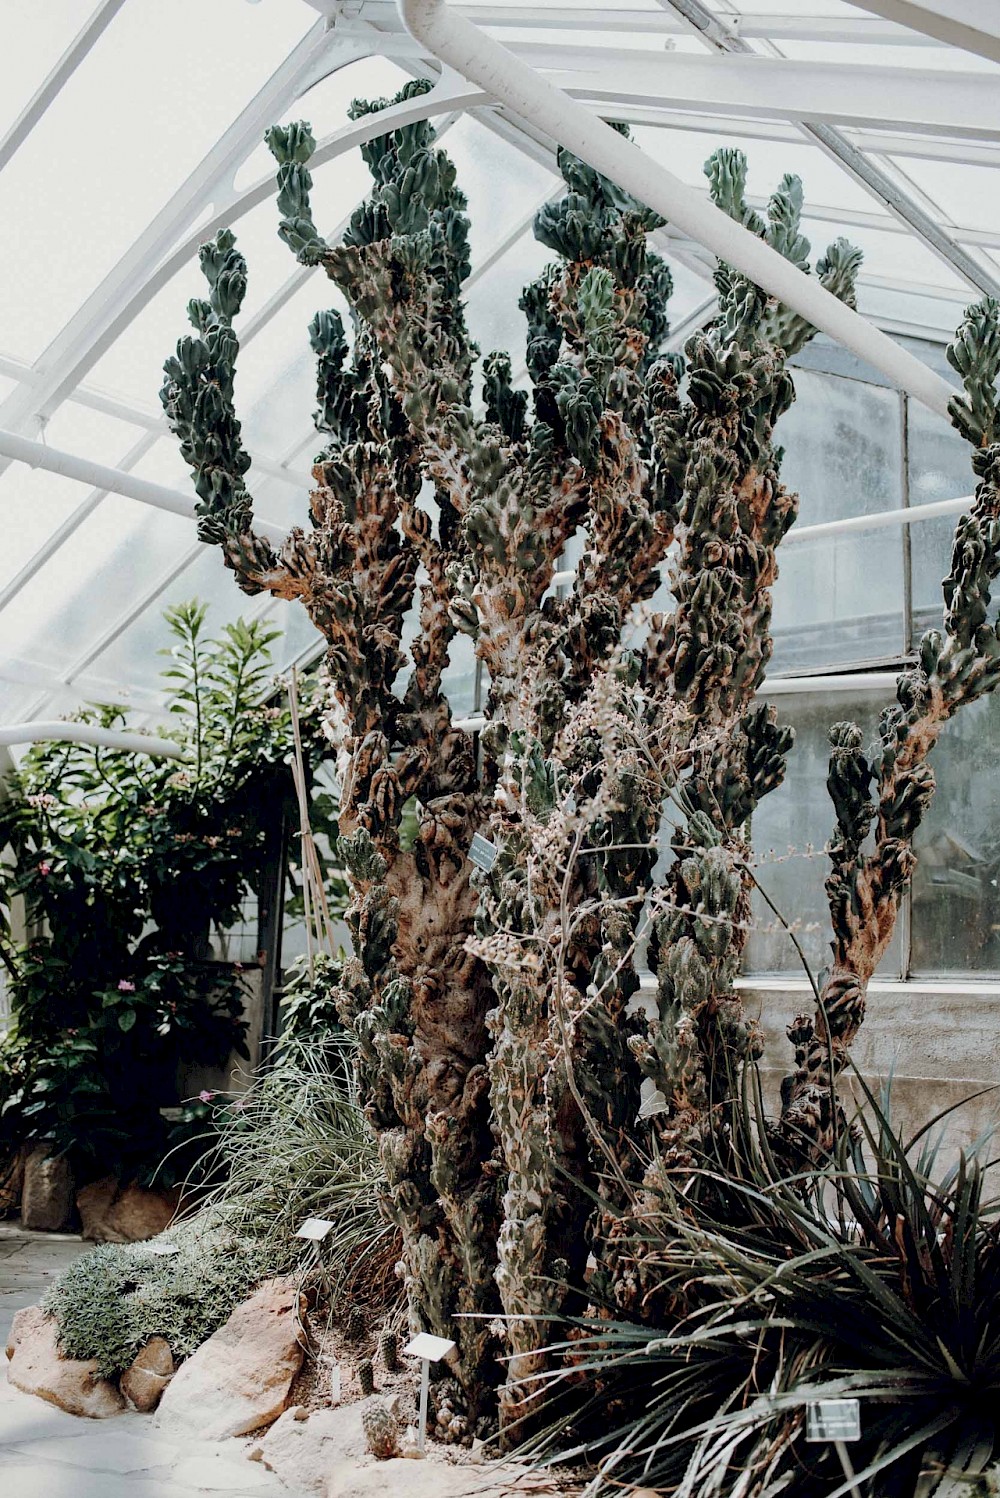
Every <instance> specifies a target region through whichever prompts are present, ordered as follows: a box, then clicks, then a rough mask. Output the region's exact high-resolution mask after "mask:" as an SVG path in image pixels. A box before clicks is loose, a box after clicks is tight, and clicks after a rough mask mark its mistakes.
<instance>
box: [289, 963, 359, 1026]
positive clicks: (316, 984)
mask: <svg viewBox="0 0 1000 1498" xmlns="http://www.w3.org/2000/svg"><path fill="white" fill-rule="evenodd" d="M342 970H343V969H342V962H341V961H339V960H338V959H337V958H336V957H331V956H330V954H329V953H327V952H320V953H318V954H317V955H316V956H315V957H314V958H313V971H312V976H311V977H310V974H309V964H308V962H307V960H306V958H304V957H300V958H297V959H296V961H295V962H294V963H293V964H292V966H291V968H290V969H289V971H288V974H287V976H286V978H285V991H284V995H283V997H282V1000H281V1040H282V1042H283V1043H284V1044H285V1045H287V1044H289V1043H291V1042H294V1041H297V1040H304V1039H306V1038H307V1037H311V1038H313V1039H317V1040H322V1039H323V1038H325V1037H327V1036H331V1035H341V1034H343V1030H344V1027H343V1025H342V1024H341V1022H340V1016H339V1014H338V1013H337V992H338V988H339V985H340V983H341V978H342Z"/></svg>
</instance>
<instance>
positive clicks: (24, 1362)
mask: <svg viewBox="0 0 1000 1498" xmlns="http://www.w3.org/2000/svg"><path fill="white" fill-rule="evenodd" d="M7 1356H8V1358H9V1359H10V1363H9V1366H8V1368H7V1378H8V1380H9V1382H10V1383H12V1384H13V1385H14V1387H15V1388H17V1389H22V1390H23V1391H24V1393H25V1394H37V1395H38V1397H39V1399H47V1400H48V1402H49V1404H55V1405H58V1407H59V1408H60V1409H61V1410H66V1411H67V1412H68V1413H69V1414H71V1415H85V1416H86V1417H87V1418H88V1419H90V1420H104V1419H107V1417H108V1416H109V1415H119V1414H121V1412H122V1410H123V1409H124V1408H125V1401H124V1399H123V1398H122V1396H121V1394H120V1393H119V1392H118V1389H117V1388H116V1387H115V1385H114V1384H113V1383H110V1382H109V1381H108V1379H106V1378H101V1376H100V1374H99V1373H98V1372H97V1363H96V1361H95V1360H94V1359H92V1358H91V1359H88V1360H87V1361H85V1362H83V1361H78V1360H77V1359H75V1358H66V1357H63V1355H62V1353H61V1352H60V1351H59V1343H58V1327H57V1324H56V1321H55V1318H54V1317H52V1316H49V1315H47V1314H46V1313H45V1312H44V1311H43V1310H42V1308H41V1306H28V1307H27V1309H26V1310H23V1311H18V1313H17V1315H16V1316H15V1317H14V1321H13V1324H12V1326H11V1329H10V1338H9V1340H8V1343H7Z"/></svg>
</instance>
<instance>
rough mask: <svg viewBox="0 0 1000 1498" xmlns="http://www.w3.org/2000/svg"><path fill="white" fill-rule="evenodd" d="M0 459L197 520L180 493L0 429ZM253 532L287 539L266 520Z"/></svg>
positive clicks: (192, 503) (283, 530)
mask: <svg viewBox="0 0 1000 1498" xmlns="http://www.w3.org/2000/svg"><path fill="white" fill-rule="evenodd" d="M0 456H2V457H4V458H7V459H8V460H9V461H11V462H14V463H26V464H27V465H28V467H29V468H44V469H45V470H46V472H48V473H58V474H61V475H62V477H63V478H68V479H76V480H77V481H78V482H79V483H81V484H89V485H91V487H92V488H94V489H96V490H103V491H106V492H108V493H111V494H124V495H125V496H126V497H127V498H128V499H137V500H138V501H139V503H140V504H144V505H152V506H153V507H154V508H155V509H157V510H167V511H169V512H170V513H171V514H173V515H181V516H183V518H184V519H185V520H194V519H196V518H197V516H196V512H195V501H194V499H192V497H191V495H190V494H186V493H185V492H184V491H183V490H181V489H169V488H167V486H166V484H154V483H152V482H151V481H150V480H149V479H141V478H139V477H138V476H137V475H136V474H134V473H126V472H125V470H124V469H123V468H109V467H108V465H107V464H106V463H95V462H94V461H93V459H91V458H81V457H78V456H77V454H76V453H67V452H63V451H61V449H60V448H58V447H49V446H48V445H47V444H46V443H44V442H33V441H32V440H31V439H30V438H29V437H22V436H21V434H20V433H19V432H7V431H4V430H3V429H2V428H0ZM254 529H255V530H257V531H259V532H260V534H261V535H262V536H266V537H267V539H268V540H269V541H273V542H276V543H277V544H278V545H280V544H281V542H282V541H284V539H285V536H286V535H287V529H286V527H285V526H283V525H273V524H272V523H271V521H269V520H258V519H256V517H255V518H254Z"/></svg>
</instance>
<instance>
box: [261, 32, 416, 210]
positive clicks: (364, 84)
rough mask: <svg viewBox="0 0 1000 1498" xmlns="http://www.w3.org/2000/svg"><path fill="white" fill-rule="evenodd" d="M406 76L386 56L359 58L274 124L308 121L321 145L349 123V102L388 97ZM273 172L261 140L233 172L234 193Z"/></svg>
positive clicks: (273, 168)
mask: <svg viewBox="0 0 1000 1498" xmlns="http://www.w3.org/2000/svg"><path fill="white" fill-rule="evenodd" d="M410 76H411V75H410V74H409V73H404V72H403V70H402V68H400V67H398V66H397V65H396V63H394V62H390V61H389V59H388V58H387V57H362V58H360V59H359V60H358V61H357V62H352V63H348V65H347V66H346V67H344V68H338V69H337V71H336V72H335V73H330V74H329V75H328V76H327V77H326V78H323V79H321V80H320V82H319V83H316V84H314V85H313V87H312V88H311V89H309V91H308V93H305V94H303V95H302V97H301V99H296V101H295V103H294V104H293V105H292V106H291V107H290V108H289V109H287V110H286V111H285V113H284V115H282V116H281V118H280V119H279V120H278V121H276V123H278V124H282V125H285V124H288V122H289V121H290V120H308V121H309V123H310V125H311V126H312V130H313V134H314V135H315V137H316V139H317V141H319V142H322V141H323V140H325V139H326V137H327V136H329V135H332V134H333V133H334V132H335V131H337V130H341V129H343V127H344V126H345V125H347V124H349V123H350V121H349V120H348V118H347V107H348V105H349V104H350V102H351V100H352V99H358V98H360V99H378V98H382V97H385V96H387V95H388V96H390V97H391V95H393V94H395V93H398V91H399V89H400V88H401V86H402V85H403V84H404V83H405V82H406V80H407V79H408V78H409V77H410ZM274 172H275V164H274V157H273V156H272V155H271V153H270V151H269V150H268V149H267V146H266V145H265V144H264V142H263V141H261V143H260V145H259V146H256V147H255V148H254V150H253V151H252V152H251V153H250V155H249V156H248V157H247V159H246V161H244V163H243V165H242V166H241V167H240V168H239V170H238V172H237V173H236V178H235V187H236V190H237V192H242V190H243V189H244V188H245V187H249V186H251V184H252V183H254V182H257V181H259V180H260V178H261V177H272V176H273V175H274Z"/></svg>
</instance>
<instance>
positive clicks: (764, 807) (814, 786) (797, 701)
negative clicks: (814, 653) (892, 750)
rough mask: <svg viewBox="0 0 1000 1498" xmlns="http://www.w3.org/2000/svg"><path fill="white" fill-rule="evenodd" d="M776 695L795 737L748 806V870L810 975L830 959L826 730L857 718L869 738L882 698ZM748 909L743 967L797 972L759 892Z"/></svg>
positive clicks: (888, 967)
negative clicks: (775, 773) (767, 785)
mask: <svg viewBox="0 0 1000 1498" xmlns="http://www.w3.org/2000/svg"><path fill="white" fill-rule="evenodd" d="M776 701H777V706H778V716H779V720H780V721H782V722H788V723H791V724H792V725H793V726H794V728H795V744H794V746H793V748H792V751H791V753H790V754H789V756H788V771H787V774H786V776H785V780H784V782H783V784H782V785H780V786H779V787H778V789H777V790H776V791H773V792H772V793H771V795H770V796H766V797H765V798H764V800H763V801H762V802H761V803H760V805H759V806H758V808H757V810H756V811H755V812H754V816H753V826H752V829H751V830H752V842H753V849H754V853H755V855H756V857H757V859H758V868H757V871H756V873H757V878H758V880H759V882H760V884H761V886H762V888H763V889H764V890H765V891H766V892H767V894H768V895H769V897H770V898H771V900H772V901H773V902H774V904H775V906H776V907H777V909H778V910H779V911H780V913H781V915H782V916H783V917H784V920H785V921H787V922H788V923H789V924H790V925H791V926H792V929H793V930H794V932H795V935H796V938H797V940H798V942H799V944H800V946H801V947H802V949H803V951H804V953H805V956H806V960H807V962H808V963H809V966H810V968H811V969H812V972H813V974H814V975H816V976H818V974H819V973H820V971H821V970H822V969H823V968H825V967H827V966H828V965H829V962H830V917H829V911H828V907H827V901H826V892H825V890H824V888H823V881H824V880H825V879H826V876H827V873H828V872H829V867H830V866H829V861H828V859H827V857H826V854H825V853H824V852H823V849H824V847H825V846H826V844H827V843H828V841H829V839H830V837H831V836H832V834H833V826H834V823H833V807H832V805H831V802H830V797H829V793H828V792H827V789H826V777H827V768H828V765H829V759H830V741H829V730H830V727H831V725H832V724H834V723H837V722H842V721H844V720H845V719H850V720H854V721H856V722H858V723H860V725H861V727H862V729H863V731H864V733H865V735H866V737H867V738H868V740H869V741H870V740H872V739H873V738H874V736H875V732H876V728H877V724H878V716H879V713H880V712H881V710H882V708H883V706H884V705H885V701H886V699H885V697H884V696H883V695H882V694H881V693H879V692H865V693H858V694H856V695H855V694H853V693H852V694H847V693H838V694H836V695H824V694H823V693H819V692H816V693H813V692H810V693H807V694H803V695H802V696H801V697H800V696H798V695H796V696H795V697H779V698H777V699H776ZM753 917H754V929H753V931H752V932H751V935H750V941H749V944H748V946H747V951H746V957H745V961H744V966H745V969H746V971H747V972H751V973H790V974H794V975H795V976H797V977H801V976H803V967H802V962H801V960H800V958H799V956H798V954H797V952H796V951H795V947H794V945H793V944H792V941H791V938H790V937H789V935H788V933H787V931H786V930H785V928H784V926H783V925H782V923H781V922H780V921H779V920H778V918H777V917H776V916H775V914H774V912H773V911H772V910H771V909H770V908H769V906H768V905H767V903H766V901H765V900H764V899H763V898H762V897H761V895H760V894H759V893H757V894H755V895H754V901H753ZM880 971H881V972H884V973H887V974H888V975H889V976H894V975H898V974H899V971H900V932H899V927H898V925H897V928H896V933H895V935H894V936H893V939H892V943H891V945H890V948H889V951H888V953H887V954H886V957H885V959H884V961H883V963H882V966H881V968H880Z"/></svg>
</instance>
